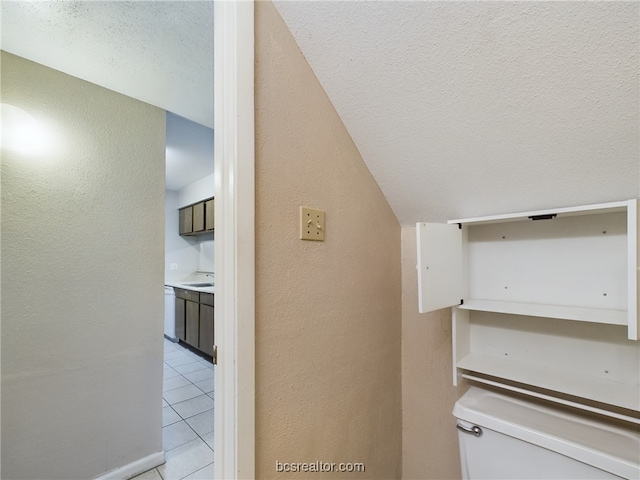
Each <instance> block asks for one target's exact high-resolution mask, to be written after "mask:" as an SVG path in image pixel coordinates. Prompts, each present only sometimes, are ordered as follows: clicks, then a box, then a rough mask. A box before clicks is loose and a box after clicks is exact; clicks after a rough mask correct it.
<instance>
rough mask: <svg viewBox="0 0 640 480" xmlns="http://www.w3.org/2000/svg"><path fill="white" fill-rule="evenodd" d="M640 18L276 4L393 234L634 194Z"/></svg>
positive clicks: (503, 7)
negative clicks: (397, 228) (389, 212)
mask: <svg viewBox="0 0 640 480" xmlns="http://www.w3.org/2000/svg"><path fill="white" fill-rule="evenodd" d="M639 5H640V4H639V3H638V2H426V1H425V2H374V1H365V2H362V1H360V2H320V1H304V2H289V1H278V2H276V7H277V9H278V10H279V12H280V14H281V15H282V17H283V18H284V20H285V22H286V23H287V25H288V26H289V28H290V30H291V31H292V33H293V35H294V37H295V39H296V41H297V42H298V44H299V46H300V48H301V50H302V52H303V53H304V55H305V57H306V58H307V59H308V61H309V63H310V65H311V67H312V68H313V70H314V72H315V74H316V76H317V77H318V79H319V81H320V83H321V84H322V86H323V87H324V89H325V91H326V92H327V94H328V96H329V98H330V99H331V100H332V102H333V104H334V105H335V107H336V109H337V111H338V113H339V115H340V116H341V118H342V120H343V122H344V123H345V125H346V127H347V129H348V130H349V132H350V133H351V135H352V137H353V140H354V141H355V143H356V145H357V147H358V148H359V150H360V152H361V154H362V156H363V158H364V160H365V162H366V163H367V165H368V167H369V169H370V171H371V173H372V174H373V176H374V177H375V179H376V180H377V181H378V183H379V185H380V187H381V189H382V191H383V192H384V194H385V195H386V197H387V199H388V201H389V203H390V205H391V207H392V208H393V210H394V211H395V213H396V215H397V217H398V219H399V221H400V223H401V224H403V225H410V224H413V223H415V222H416V221H445V220H447V219H453V218H463V217H470V216H479V215H489V214H498V213H507V212H516V211H528V210H536V209H542V208H551V207H560V206H570V205H580V204H589V203H599V202H606V201H614V200H621V199H627V198H634V197H639V196H640V119H639V110H640V102H639V96H640V85H639V51H640V48H639V47H640V46H639V38H640V31H639V23H640V11H639Z"/></svg>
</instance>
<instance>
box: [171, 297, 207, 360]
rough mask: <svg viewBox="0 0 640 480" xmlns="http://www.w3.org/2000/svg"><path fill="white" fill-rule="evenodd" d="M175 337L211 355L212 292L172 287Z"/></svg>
mask: <svg viewBox="0 0 640 480" xmlns="http://www.w3.org/2000/svg"><path fill="white" fill-rule="evenodd" d="M174 291H175V293H176V337H178V338H179V339H180V340H182V341H183V342H184V343H187V344H189V345H190V346H192V347H194V348H197V349H198V350H200V351H201V352H203V353H206V354H207V355H210V356H213V293H204V292H203V293H200V292H196V291H193V290H186V289H183V288H177V287H174Z"/></svg>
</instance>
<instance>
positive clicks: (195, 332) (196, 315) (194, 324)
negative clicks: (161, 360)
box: [184, 301, 200, 347]
mask: <svg viewBox="0 0 640 480" xmlns="http://www.w3.org/2000/svg"><path fill="white" fill-rule="evenodd" d="M199 306H200V304H199V303H196V302H189V301H187V305H186V307H187V308H186V312H187V313H186V318H185V324H186V327H185V330H186V333H185V339H184V341H185V342H187V343H188V344H189V345H192V346H194V347H197V346H198V337H199V335H200V322H199V320H200V310H199V308H198V307H199Z"/></svg>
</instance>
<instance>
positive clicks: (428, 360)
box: [402, 227, 466, 480]
mask: <svg viewBox="0 0 640 480" xmlns="http://www.w3.org/2000/svg"><path fill="white" fill-rule="evenodd" d="M417 262H418V259H417V249H416V229H415V227H402V478H404V479H405V480H412V479H438V480H440V479H450V478H452V479H458V478H460V476H461V473H460V453H459V450H458V436H457V430H456V428H455V425H456V422H455V418H454V417H453V415H452V414H451V412H452V410H453V404H454V403H455V402H456V400H457V399H458V398H459V397H461V396H462V394H463V393H464V391H465V390H466V385H459V386H458V387H457V388H456V387H454V386H453V383H452V382H453V380H452V378H453V377H452V357H451V309H448V308H447V309H443V310H438V311H436V312H431V313H423V314H420V313H418V275H417V272H416V264H417Z"/></svg>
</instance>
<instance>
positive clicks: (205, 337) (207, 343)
mask: <svg viewBox="0 0 640 480" xmlns="http://www.w3.org/2000/svg"><path fill="white" fill-rule="evenodd" d="M198 348H199V349H200V350H202V351H203V352H204V353H206V354H207V355H211V356H213V307H212V306H210V305H205V304H204V303H201V304H200V343H199V346H198Z"/></svg>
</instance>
